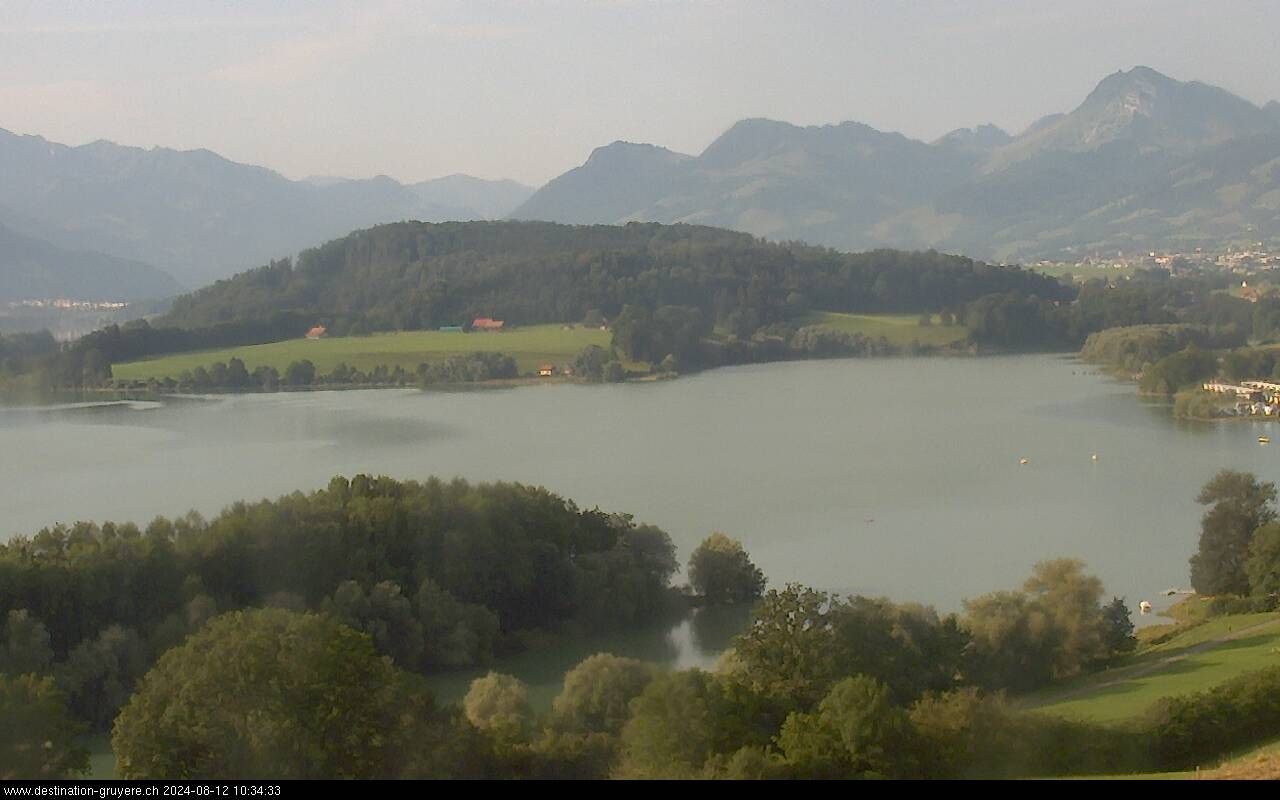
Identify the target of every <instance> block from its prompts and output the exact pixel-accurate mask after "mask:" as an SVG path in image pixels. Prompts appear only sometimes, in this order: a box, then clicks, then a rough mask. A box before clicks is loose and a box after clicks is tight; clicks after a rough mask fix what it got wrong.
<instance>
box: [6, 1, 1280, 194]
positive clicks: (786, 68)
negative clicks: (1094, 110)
mask: <svg viewBox="0 0 1280 800" xmlns="http://www.w3.org/2000/svg"><path fill="white" fill-rule="evenodd" d="M1277 32H1280V2H1275V0H1213V1H1212V2H1209V1H1208V0H1106V2H1101V1H1099V0H1053V1H1052V2H1039V1H1038V0H1022V1H1021V2H1013V1H1012V0H1006V1H1004V2H997V1H996V0H963V2H961V1H959V0H950V1H949V2H934V1H933V0H920V1H919V2H912V1H910V0H901V1H899V2H895V0H870V1H868V2H861V1H860V0H846V2H818V1H817V0H788V1H787V2H771V1H770V0H743V1H742V2H713V1H710V0H708V1H707V2H679V1H677V0H670V1H664V0H651V1H649V2H644V1H642V0H614V1H612V2H610V1H608V0H594V1H592V0H519V1H518V2H517V1H516V0H510V1H508V2H498V1H497V0H494V1H492V2H490V1H489V0H464V1H463V2H453V1H452V0H440V1H439V2H432V1H428V0H421V1H420V2H401V1H398V0H366V2H360V3H341V2H326V1H325V0H310V1H309V2H291V1H290V0H279V1H277V2H268V1H267V0H258V1H257V2H252V3H251V2H226V1H225V0H223V2H194V1H191V0H163V2H125V1H124V0H115V1H114V2H111V3H89V2H82V1H79V2H65V3H64V2H58V1H57V0H0V128H5V129H7V130H10V131H13V132H15V133H25V134H38V135H42V136H45V137H46V138H49V139H52V140H54V141H58V142H63V143H66V144H72V145H76V144H84V143H87V142H91V141H95V140H98V139H109V140H111V141H115V142H118V143H120V144H127V145H136V146H141V147H152V146H166V147H174V148H179V149H193V148H200V147H203V148H208V149H210V150H213V151H215V152H217V153H220V154H222V155H224V156H226V157H228V158H231V159H233V160H236V161H241V162H246V163H252V164H261V165H263V166H267V167H271V168H272V169H275V170H278V171H280V172H282V173H283V174H285V175H287V176H289V177H292V178H300V177H305V176H308V175H334V176H343V177H369V176H372V175H378V174H385V175H390V176H392V177H394V178H397V179H399V180H401V181H405V182H409V181H417V180H424V179H428V178H432V177H438V176H441V175H447V174H452V173H457V172H464V173H468V174H472V175H477V176H480V177H485V178H514V179H516V180H519V181H522V182H524V183H528V184H531V185H539V184H541V183H544V182H545V181H547V180H548V179H550V178H552V177H554V176H555V175H557V174H559V173H561V172H563V171H565V170H567V169H570V168H572V167H574V166H577V165H579V164H581V163H582V162H583V161H585V160H586V158H587V156H588V155H589V154H590V152H591V150H592V149H594V148H596V147H599V146H602V145H606V144H608V143H610V142H613V141H616V140H619V139H622V140H627V141H635V142H650V143H653V144H659V145H663V146H666V147H670V148H672V149H674V150H678V151H681V152H686V153H698V152H701V151H702V150H703V149H704V148H705V147H706V146H707V145H708V144H710V143H711V141H712V140H714V139H715V137H716V136H718V135H719V134H721V133H723V132H724V131H725V130H726V129H728V128H729V126H731V125H732V124H733V123H734V122H736V121H737V120H740V119H743V118H747V117H770V118H773V119H781V120H786V121H788V122H793V123H796V124H802V125H817V124H828V123H836V122H841V121H844V120H856V121H859V122H863V123H866V124H868V125H871V126H873V127H876V128H880V129H882V130H895V131H900V132H902V133H904V134H906V135H908V136H911V137H914V138H920V139H925V140H930V139H933V138H936V137H938V136H940V135H942V134H944V133H946V132H947V131H949V130H952V129H955V128H958V127H969V126H973V125H977V124H981V123H985V122H994V123H995V124H997V125H1000V126H1001V127H1003V128H1005V129H1006V130H1009V131H1010V132H1014V133H1016V132H1017V131H1019V130H1021V129H1022V128H1025V127H1026V126H1027V125H1029V124H1030V123H1031V122H1033V121H1034V120H1036V119H1038V118H1039V117H1041V116H1044V115H1045V114H1049V113H1054V112H1058V111H1067V110H1070V109H1071V108H1073V107H1075V106H1076V105H1078V104H1079V103H1080V102H1081V101H1082V100H1083V99H1084V97H1085V95H1086V94H1088V92H1089V91H1090V90H1091V89H1092V88H1093V86H1094V85H1096V84H1097V82H1098V81H1099V80H1101V79H1102V78H1103V77H1105V76H1106V75H1108V74H1110V73H1112V72H1115V71H1116V70H1119V69H1129V68H1131V67H1133V66H1135V65H1139V64H1143V65H1147V66H1150V67H1153V68H1155V69H1157V70H1160V71H1161V72H1164V73H1166V74H1168V75H1171V76H1172V77H1175V78H1178V79H1181V80H1200V81H1203V82H1205V83H1211V84H1215V85H1218V86H1221V87H1223V88H1225V89H1228V90H1230V91H1232V92H1235V93H1236V94H1239V95H1240V96H1242V97H1244V98H1246V99H1248V100H1251V101H1253V102H1255V103H1258V104H1262V103H1265V102H1267V101H1268V100H1273V99H1280V46H1278V45H1277V39H1276V35H1277Z"/></svg>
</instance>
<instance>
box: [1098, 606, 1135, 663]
mask: <svg viewBox="0 0 1280 800" xmlns="http://www.w3.org/2000/svg"><path fill="white" fill-rule="evenodd" d="M1102 642H1103V645H1104V646H1105V647H1106V648H1107V651H1108V652H1109V653H1110V654H1111V655H1119V654H1121V653H1129V652H1132V651H1133V648H1135V647H1137V646H1138V639H1137V637H1135V636H1134V635H1133V617H1132V616H1131V615H1130V614H1129V605H1128V604H1127V603H1125V601H1124V598H1123V597H1113V598H1111V602H1110V603H1107V604H1106V605H1105V606H1103V608H1102Z"/></svg>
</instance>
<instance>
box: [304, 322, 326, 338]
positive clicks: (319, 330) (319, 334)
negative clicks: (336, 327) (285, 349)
mask: <svg viewBox="0 0 1280 800" xmlns="http://www.w3.org/2000/svg"><path fill="white" fill-rule="evenodd" d="M324 334H325V329H324V326H323V325H317V326H315V327H314V328H312V329H311V330H309V331H307V338H308V339H323V338H324Z"/></svg>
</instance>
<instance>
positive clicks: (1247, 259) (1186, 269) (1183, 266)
mask: <svg viewBox="0 0 1280 800" xmlns="http://www.w3.org/2000/svg"><path fill="white" fill-rule="evenodd" d="M1036 266H1038V267H1058V268H1062V267H1067V268H1071V267H1074V268H1076V269H1083V268H1086V267H1087V268H1093V269H1114V270H1117V271H1121V270H1128V269H1163V270H1165V271H1167V272H1169V273H1170V274H1173V275H1191V274H1197V273H1204V272H1211V271H1218V272H1229V273H1232V274H1235V275H1251V274H1254V273H1257V272H1261V271H1266V270H1273V269H1280V250H1277V249H1275V248H1274V247H1272V246H1268V245H1267V244H1266V243H1264V242H1253V243H1251V244H1249V245H1246V246H1239V247H1237V246H1230V247H1227V248H1226V250H1221V251H1220V250H1208V251H1206V250H1205V249H1204V248H1200V247H1197V248H1195V249H1193V250H1184V251H1157V250H1146V251H1122V250H1118V251H1116V252H1115V253H1113V254H1112V253H1095V254H1093V255H1089V256H1085V257H1083V258H1081V259H1079V260H1077V261H1075V262H1074V263H1064V262H1052V261H1041V262H1038V263H1037V264H1036Z"/></svg>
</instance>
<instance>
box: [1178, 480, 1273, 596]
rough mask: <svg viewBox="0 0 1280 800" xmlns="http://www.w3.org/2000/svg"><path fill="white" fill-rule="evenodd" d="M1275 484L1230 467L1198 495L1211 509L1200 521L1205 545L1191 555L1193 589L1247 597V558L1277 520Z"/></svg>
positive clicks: (1201, 538) (1210, 593) (1214, 593)
mask: <svg viewBox="0 0 1280 800" xmlns="http://www.w3.org/2000/svg"><path fill="white" fill-rule="evenodd" d="M1275 500H1276V487H1275V484H1274V483H1260V482H1259V481H1258V479H1257V477H1255V476H1254V475H1253V474H1251V473H1247V472H1236V471H1234V470H1227V469H1224V470H1222V471H1221V472H1219V473H1218V474H1217V475H1215V476H1214V477H1213V478H1211V479H1210V480H1209V482H1208V483H1206V484H1205V485H1204V488H1203V489H1201V491H1200V494H1199V496H1198V497H1196V502H1198V503H1200V504H1201V505H1210V504H1212V506H1211V508H1210V509H1209V510H1208V511H1206V512H1205V515H1204V517H1203V518H1202V519H1201V521H1200V546H1199V549H1198V550H1197V552H1196V554H1195V555H1193V556H1192V557H1191V585H1192V587H1194V588H1195V590H1196V591H1197V592H1199V593H1201V594H1207V595H1217V594H1241V595H1243V594H1247V593H1248V592H1249V577H1248V575H1247V574H1246V572H1245V560H1246V559H1247V558H1248V555H1249V542H1250V540H1251V539H1252V538H1253V532H1254V531H1256V530H1257V529H1258V528H1260V527H1262V526H1263V525H1266V524H1267V523H1269V522H1272V521H1273V520H1275V519H1276V512H1275V508H1274V506H1273V504H1274V503H1275Z"/></svg>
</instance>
